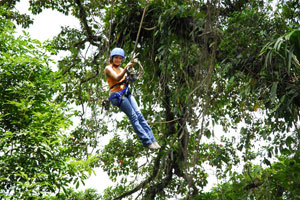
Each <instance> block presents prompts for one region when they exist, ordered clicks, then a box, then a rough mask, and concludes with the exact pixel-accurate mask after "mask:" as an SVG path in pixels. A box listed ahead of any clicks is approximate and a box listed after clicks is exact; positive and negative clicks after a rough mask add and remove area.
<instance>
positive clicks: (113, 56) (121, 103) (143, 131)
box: [104, 48, 161, 150]
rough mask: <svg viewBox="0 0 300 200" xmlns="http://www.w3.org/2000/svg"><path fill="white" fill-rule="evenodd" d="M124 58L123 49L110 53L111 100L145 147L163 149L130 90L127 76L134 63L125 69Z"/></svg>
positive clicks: (109, 83)
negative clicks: (123, 114) (126, 118)
mask: <svg viewBox="0 0 300 200" xmlns="http://www.w3.org/2000/svg"><path fill="white" fill-rule="evenodd" d="M124 58H125V52H124V50H123V49H121V48H114V49H113V50H112V51H111V53H110V57H109V65H107V66H106V67H105V70H104V72H105V76H106V80H107V82H108V86H109V88H110V96H109V100H110V101H111V103H112V104H113V105H114V106H117V107H119V108H120V110H122V111H123V112H124V113H125V114H126V115H127V116H128V118H129V120H130V122H131V125H132V127H133V129H134V131H135V133H136V134H137V135H138V137H139V139H140V140H141V142H142V144H143V146H145V147H148V148H149V149H152V150H155V149H160V148H161V147H160V145H159V144H158V143H157V141H156V139H155V137H154V135H153V132H152V129H151V128H150V127H149V125H148V123H147V121H146V120H145V118H144V116H143V114H142V113H141V111H140V110H139V108H138V105H137V103H136V100H135V98H134V97H133V96H132V94H131V92H130V90H129V88H128V85H129V82H130V80H129V78H128V77H127V76H126V72H127V70H128V69H129V68H131V67H132V65H133V63H132V62H129V63H128V64H127V65H126V67H125V68H124V69H123V68H122V67H121V64H122V61H123V59H124Z"/></svg>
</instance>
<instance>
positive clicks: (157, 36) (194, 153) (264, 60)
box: [12, 0, 300, 199]
mask: <svg viewBox="0 0 300 200" xmlns="http://www.w3.org/2000/svg"><path fill="white" fill-rule="evenodd" d="M296 2H297V1H289V2H285V1H279V2H278V4H277V5H276V8H275V9H273V7H272V3H274V2H273V1H263V0H253V1H244V0H236V1H231V0H224V1H180V0H174V1H160V0H153V1H142V0H141V1H135V0H119V1H107V0H98V1H93V0H92V1H85V0H67V1H55V2H54V1H40V0H35V1H30V10H31V11H32V12H33V13H34V14H38V13H40V12H42V11H43V9H47V8H51V9H54V10H57V11H59V12H62V13H64V14H70V15H72V16H74V17H76V18H77V19H78V20H79V21H80V25H81V27H80V28H79V29H71V28H69V27H63V28H62V31H61V33H60V34H59V35H57V36H56V37H55V38H54V40H53V41H52V43H51V44H52V45H53V46H54V48H55V49H56V50H63V51H68V52H69V55H68V56H66V57H65V58H63V59H62V60H61V61H59V63H58V68H59V69H58V72H57V74H58V75H57V78H58V79H57V80H59V81H60V82H61V87H58V86H57V88H56V87H54V88H56V89H57V90H56V91H57V93H56V94H57V96H56V100H57V102H66V103H73V104H75V105H77V106H80V107H81V109H80V110H78V111H77V113H76V115H77V116H78V117H80V119H81V123H80V125H79V126H78V127H76V129H75V130H74V131H72V132H71V133H70V136H71V137H69V138H65V137H66V136H65V135H60V136H61V137H62V138H63V141H64V142H65V144H66V145H68V146H72V147H73V148H68V149H67V150H66V152H67V154H68V155H71V156H74V157H75V158H76V159H78V160H81V159H85V158H86V157H88V158H91V160H96V158H95V157H93V156H91V155H90V154H94V153H95V152H96V153H99V155H100V156H99V157H100V158H99V161H98V162H96V163H95V162H94V163H93V164H92V165H91V166H92V167H102V169H103V170H104V171H106V172H107V173H108V174H109V176H110V179H111V180H113V181H115V182H116V184H115V185H114V186H112V187H108V188H107V189H106V190H105V192H104V194H103V198H105V199H123V198H133V197H136V198H137V199H168V198H171V197H178V198H184V199H248V198H250V199H251V198H252V199H254V198H257V199H260V198H261V199H280V198H281V199H285V198H298V197H299V194H298V192H297V190H296V188H297V187H298V186H299V182H298V181H297V177H298V176H299V174H298V170H299V169H298V168H299V165H298V164H299V148H300V146H299V106H300V105H299V98H298V94H299V59H300V58H299V37H300V35H299V30H298V29H299V27H298V25H297V22H298V21H299V17H298V16H299V15H297V13H299V5H298V4H297V3H296ZM273 6H274V4H273ZM144 9H146V15H145V18H144V20H143V26H142V29H141V32H140V37H139V38H136V36H137V33H138V28H139V25H140V23H141V21H140V19H141V17H142V13H143V10H144ZM295 22H296V23H295ZM137 39H138V40H137ZM136 42H138V44H137V45H136ZM135 45H136V46H137V49H135V50H136V52H138V53H140V55H139V59H140V60H141V61H142V63H143V65H144V68H145V75H144V77H143V80H142V81H141V82H138V83H135V84H134V85H133V87H134V90H135V97H136V98H137V100H138V103H139V104H140V105H141V107H142V108H143V109H142V112H143V114H144V116H145V118H146V119H148V120H149V122H150V125H151V127H152V129H153V130H154V132H155V135H156V137H157V138H158V140H159V143H160V144H161V145H162V149H161V150H160V151H158V152H155V153H151V152H148V151H146V150H144V149H143V147H142V146H141V145H140V143H139V141H138V139H137V137H136V136H135V134H134V132H133V130H132V129H131V128H130V124H129V121H128V119H127V118H126V117H123V118H118V119H119V120H117V121H116V120H114V116H116V114H115V113H116V112H118V111H117V108H112V110H111V111H109V112H108V113H103V112H101V110H102V108H101V106H100V105H101V101H102V100H103V99H105V98H106V97H107V93H108V89H107V84H106V81H105V77H104V73H103V69H104V66H105V65H106V64H107V56H108V53H109V50H110V49H111V48H113V47H115V46H120V47H123V48H124V49H125V50H126V52H127V54H128V55H127V57H126V59H125V61H124V62H128V61H129V60H130V57H131V53H132V51H133V50H134V46H135ZM47 77H48V76H47ZM14 90H15V88H14ZM52 94H53V93H52ZM12 117H13V116H12ZM22 119H23V118H22ZM24 119H25V118H24ZM23 124H24V123H23V122H22V123H19V126H21V125H23ZM15 126H17V125H15ZM219 126H221V127H222V130H218V129H217V127H219ZM232 131H235V135H232ZM110 132H112V134H109V133H110ZM124 132H125V133H124ZM223 132H225V133H226V134H225V136H223V137H221V136H220V135H222V133H223ZM107 136H109V137H110V140H109V142H108V143H107V144H105V146H104V147H103V148H102V147H101V146H100V144H102V139H104V138H106V137H107ZM259 159H260V160H259ZM276 159H279V161H277V162H276ZM257 160H259V161H257ZM79 162H82V161H79ZM254 162H260V163H259V165H256V164H253V163H254ZM291 163H294V164H292V165H291ZM263 164H266V165H267V167H266V166H265V165H263ZM87 165H88V164H86V165H85V167H87ZM238 166H244V168H243V172H242V173H238V172H235V170H236V168H237V167H238ZM262 166H263V167H264V168H263V167H262ZM209 169H213V170H214V171H215V172H216V175H217V178H218V179H220V180H222V181H224V182H223V184H221V185H218V186H216V187H214V189H212V190H211V191H210V192H204V188H205V186H206V185H207V183H208V182H209V181H210V180H209V178H208V173H209ZM86 170H87V169H86ZM289 171H292V172H293V173H294V174H293V175H294V177H291V176H288V172H289ZM81 172H83V171H81ZM271 175H272V176H271ZM297 195H298V196H297Z"/></svg>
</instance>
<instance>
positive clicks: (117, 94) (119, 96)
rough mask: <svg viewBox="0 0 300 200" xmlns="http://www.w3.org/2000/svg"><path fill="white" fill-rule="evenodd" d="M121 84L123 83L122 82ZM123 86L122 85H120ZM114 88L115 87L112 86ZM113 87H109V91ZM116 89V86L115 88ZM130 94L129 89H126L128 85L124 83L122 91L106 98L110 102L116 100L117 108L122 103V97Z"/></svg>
mask: <svg viewBox="0 0 300 200" xmlns="http://www.w3.org/2000/svg"><path fill="white" fill-rule="evenodd" d="M122 82H123V81H122ZM124 83H126V82H124ZM117 84H119V83H117ZM122 84H123V83H122ZM120 85H121V84H120ZM114 86H115V85H114ZM114 86H113V87H114ZM113 87H111V89H112V88H113ZM115 87H116V86H115ZM129 92H130V90H129V88H128V84H127V83H126V86H125V88H124V89H123V90H121V91H120V92H114V93H112V94H111V95H110V96H109V97H108V100H110V101H111V100H112V99H114V98H118V104H117V106H118V107H119V106H120V105H121V103H122V97H123V96H124V95H126V94H128V93H129Z"/></svg>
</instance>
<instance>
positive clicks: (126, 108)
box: [111, 94, 156, 146]
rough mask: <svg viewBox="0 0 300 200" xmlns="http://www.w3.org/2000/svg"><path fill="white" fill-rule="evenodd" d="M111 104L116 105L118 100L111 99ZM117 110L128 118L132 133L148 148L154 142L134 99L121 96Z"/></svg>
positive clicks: (130, 96)
mask: <svg viewBox="0 0 300 200" xmlns="http://www.w3.org/2000/svg"><path fill="white" fill-rule="evenodd" d="M111 103H112V104H113V105H118V98H113V99H112V100H111ZM119 108H120V109H121V110H122V111H123V112H124V113H125V114H126V115H127V116H128V118H129V120H130V122H131V125H132V127H133V129H134V131H135V132H136V134H137V135H138V137H139V139H140V140H141V142H142V144H143V145H144V146H148V145H150V144H151V143H153V142H155V141H156V140H155V138H154V135H153V132H152V130H151V128H150V127H149V125H148V123H147V121H146V120H145V118H144V116H143V114H142V113H141V111H140V110H139V108H138V105H137V103H136V100H135V98H134V97H133V96H132V95H131V94H129V95H127V96H126V95H125V96H123V99H122V102H121V104H120V106H119Z"/></svg>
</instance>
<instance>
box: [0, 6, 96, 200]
mask: <svg viewBox="0 0 300 200" xmlns="http://www.w3.org/2000/svg"><path fill="white" fill-rule="evenodd" d="M0 12H1V13H3V12H6V11H5V10H3V8H1V9H0ZM4 16H5V15H2V14H1V18H0V23H1V33H0V66H1V69H0V98H1V101H0V127H1V128H0V131H1V139H0V180H1V181H0V197H1V199H2V198H5V199H41V198H42V197H43V196H44V195H45V194H48V193H53V194H55V193H57V192H59V191H62V190H65V189H66V188H67V187H68V184H70V183H73V182H75V183H76V182H78V181H80V180H83V179H85V178H86V177H87V171H89V172H90V173H91V170H90V168H89V166H90V163H91V162H92V161H95V158H92V157H91V158H90V159H88V160H87V161H85V162H83V161H76V159H74V158H72V157H71V156H70V154H69V153H68V150H69V149H70V148H71V147H70V146H66V145H65V141H66V140H67V139H68V134H66V133H65V130H66V129H67V128H68V127H70V125H71V124H72V122H71V120H70V117H71V116H72V115H71V114H67V113H68V109H67V107H66V104H65V102H56V101H54V100H53V99H54V98H53V97H54V95H55V94H56V92H57V91H58V89H59V88H60V87H61V86H60V82H59V79H57V75H56V73H55V72H52V71H51V69H50V64H51V63H52V61H51V60H50V58H49V57H48V55H49V54H50V53H55V51H54V50H53V49H51V48H50V47H45V46H44V45H43V44H41V43H40V42H39V41H37V40H32V39H30V38H29V36H28V34H26V33H25V35H23V36H19V37H17V38H15V37H14V28H13V26H14V24H13V23H11V22H10V21H9V20H6V19H5V17H4ZM87 168H88V169H87Z"/></svg>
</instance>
